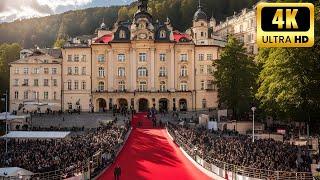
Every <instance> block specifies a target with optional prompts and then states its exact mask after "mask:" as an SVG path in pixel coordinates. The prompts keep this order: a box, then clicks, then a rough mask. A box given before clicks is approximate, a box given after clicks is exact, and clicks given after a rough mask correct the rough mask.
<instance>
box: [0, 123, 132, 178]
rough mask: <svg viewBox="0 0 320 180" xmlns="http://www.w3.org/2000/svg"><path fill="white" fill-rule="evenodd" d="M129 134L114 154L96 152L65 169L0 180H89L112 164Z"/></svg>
mask: <svg viewBox="0 0 320 180" xmlns="http://www.w3.org/2000/svg"><path fill="white" fill-rule="evenodd" d="M130 133H131V129H129V130H128V132H127V133H126V135H125V138H124V140H123V141H122V142H121V143H119V144H118V145H117V146H116V147H115V148H114V149H113V151H112V152H114V153H109V152H102V151H98V152H96V153H95V154H94V155H93V156H92V157H89V158H88V159H86V160H85V161H83V162H81V163H79V164H77V165H74V166H71V167H69V168H66V169H59V170H55V171H50V172H45V173H35V174H33V175H32V176H19V177H5V178H2V177H0V180H11V179H12V180H13V179H14V180H16V179H23V180H29V179H30V180H58V179H66V180H91V179H93V178H94V177H97V176H98V175H99V174H100V173H101V172H102V171H103V170H104V169H106V168H107V167H108V166H109V165H110V164H112V162H113V161H114V159H115V158H116V156H117V155H118V153H119V151H121V148H122V146H123V145H124V143H125V142H126V140H127V139H128V137H129V135H130Z"/></svg>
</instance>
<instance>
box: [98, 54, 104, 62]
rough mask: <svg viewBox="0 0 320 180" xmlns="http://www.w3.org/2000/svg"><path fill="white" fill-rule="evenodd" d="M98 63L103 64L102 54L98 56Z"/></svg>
mask: <svg viewBox="0 0 320 180" xmlns="http://www.w3.org/2000/svg"><path fill="white" fill-rule="evenodd" d="M98 62H105V58H104V54H99V55H98Z"/></svg>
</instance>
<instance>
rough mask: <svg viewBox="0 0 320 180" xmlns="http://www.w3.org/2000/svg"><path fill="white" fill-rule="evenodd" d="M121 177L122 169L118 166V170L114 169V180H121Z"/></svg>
mask: <svg viewBox="0 0 320 180" xmlns="http://www.w3.org/2000/svg"><path fill="white" fill-rule="evenodd" d="M120 176H121V168H120V166H116V168H115V169H114V179H115V180H120Z"/></svg>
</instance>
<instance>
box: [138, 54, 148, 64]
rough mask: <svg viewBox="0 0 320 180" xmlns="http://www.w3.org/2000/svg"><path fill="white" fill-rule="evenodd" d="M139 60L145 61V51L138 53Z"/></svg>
mask: <svg viewBox="0 0 320 180" xmlns="http://www.w3.org/2000/svg"><path fill="white" fill-rule="evenodd" d="M139 61H140V62H146V61H147V54H146V53H140V54H139Z"/></svg>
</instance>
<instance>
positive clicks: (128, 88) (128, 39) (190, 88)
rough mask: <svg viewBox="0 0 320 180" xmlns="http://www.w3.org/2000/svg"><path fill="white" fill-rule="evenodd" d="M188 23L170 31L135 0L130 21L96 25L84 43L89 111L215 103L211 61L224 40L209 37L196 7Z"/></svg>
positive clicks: (180, 107)
mask: <svg viewBox="0 0 320 180" xmlns="http://www.w3.org/2000/svg"><path fill="white" fill-rule="evenodd" d="M193 21H194V22H193V27H191V28H190V30H189V33H180V32H177V31H174V30H173V28H172V26H171V22H170V20H169V19H167V21H166V22H163V23H162V22H158V21H156V22H155V21H154V20H153V19H152V16H151V15H150V14H149V13H148V12H147V1H142V0H141V1H139V6H138V11H137V12H136V13H135V15H134V17H133V20H132V21H130V22H117V23H116V24H115V25H114V28H112V29H107V28H106V27H105V25H104V24H102V25H101V27H100V28H99V29H98V30H97V36H96V37H95V38H93V39H92V42H91V44H90V47H91V50H92V54H91V55H92V104H93V107H94V110H95V111H104V110H107V109H111V108H112V107H113V106H115V105H116V106H117V107H124V106H126V107H129V106H132V107H134V109H135V110H138V111H145V110H147V109H148V108H151V107H155V108H156V109H159V110H170V111H171V110H199V109H207V108H215V107H217V106H218V105H217V91H216V88H215V85H214V84H213V81H214V79H213V77H212V71H213V67H212V61H214V60H215V59H217V58H218V56H219V51H220V50H221V48H222V47H223V45H224V42H223V41H222V40H221V38H220V39H219V38H218V37H216V36H214V35H213V31H212V22H209V21H208V19H207V16H206V14H205V13H204V12H203V11H202V8H201V7H199V9H198V11H197V12H196V13H195V15H194V20H193ZM196 34H197V35H196ZM69 52H70V51H69V50H68V49H66V52H65V54H66V55H69V54H70V53H69ZM88 56H89V55H88ZM65 57H66V56H64V61H65Z"/></svg>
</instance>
